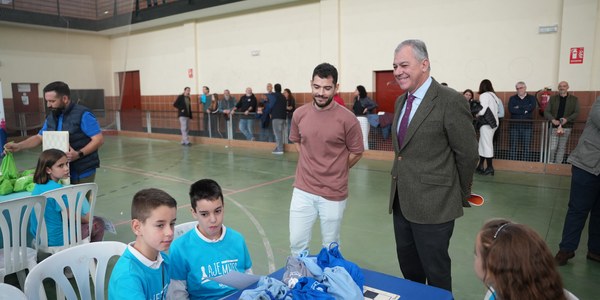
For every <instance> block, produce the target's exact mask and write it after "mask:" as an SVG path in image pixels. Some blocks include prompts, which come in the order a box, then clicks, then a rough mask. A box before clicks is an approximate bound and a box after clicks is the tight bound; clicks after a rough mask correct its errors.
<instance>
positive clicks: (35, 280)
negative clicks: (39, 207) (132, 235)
mask: <svg viewBox="0 0 600 300" xmlns="http://www.w3.org/2000/svg"><path fill="white" fill-rule="evenodd" d="M126 248H127V245H126V244H123V243H121V242H96V243H89V244H83V245H77V246H74V247H71V248H68V249H65V250H62V251H60V252H58V253H55V254H54V255H52V256H50V257H48V258H46V259H45V260H43V261H42V262H40V263H39V264H38V265H37V266H35V268H33V269H32V270H31V272H30V273H29V275H27V279H26V280H25V295H27V299H29V300H38V299H41V300H43V299H47V298H46V292H45V290H44V284H43V281H44V280H45V279H46V278H50V279H52V280H54V282H56V287H57V291H56V292H57V294H62V295H65V296H66V299H68V300H75V299H82V300H91V299H106V298H105V296H104V289H105V286H106V283H107V282H106V280H105V279H106V270H107V267H108V262H109V260H110V259H111V258H112V257H114V256H121V255H122V254H123V252H124V251H125V249H126ZM90 266H95V268H90ZM67 267H69V268H71V271H72V273H73V278H74V279H75V282H76V286H77V289H78V292H76V291H75V289H74V286H73V285H72V284H71V283H70V282H69V279H68V278H67V276H66V275H65V269H66V268H67ZM90 275H91V276H92V281H93V282H94V283H95V284H94V298H92V289H91V285H90ZM78 294H79V297H78V296H77V295H78ZM59 299H62V298H59Z"/></svg>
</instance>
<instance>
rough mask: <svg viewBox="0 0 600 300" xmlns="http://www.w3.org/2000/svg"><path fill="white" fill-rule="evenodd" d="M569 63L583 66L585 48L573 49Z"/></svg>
mask: <svg viewBox="0 0 600 300" xmlns="http://www.w3.org/2000/svg"><path fill="white" fill-rule="evenodd" d="M569 63H570V64H582V63H583V47H574V48H571V51H570V52H569Z"/></svg>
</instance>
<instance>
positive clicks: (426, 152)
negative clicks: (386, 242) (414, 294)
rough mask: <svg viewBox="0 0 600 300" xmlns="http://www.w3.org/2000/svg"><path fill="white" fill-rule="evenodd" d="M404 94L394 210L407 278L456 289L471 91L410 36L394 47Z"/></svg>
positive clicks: (397, 123)
mask: <svg viewBox="0 0 600 300" xmlns="http://www.w3.org/2000/svg"><path fill="white" fill-rule="evenodd" d="M393 68H394V77H395V79H396V82H397V83H398V85H399V86H400V88H402V89H403V90H405V91H407V93H406V94H404V95H402V96H400V97H398V99H397V100H396V108H395V114H394V123H393V125H392V133H393V136H396V137H397V138H393V139H392V140H393V145H394V151H395V159H394V166H393V168H392V184H391V190H390V204H389V212H390V213H393V222H394V234H395V237H396V253H397V256H398V262H399V263H400V270H401V271H402V274H403V275H404V278H406V279H408V280H412V281H416V282H421V283H427V284H429V285H432V286H436V287H439V288H443V289H446V290H449V291H452V272H451V259H450V255H449V253H448V247H449V245H450V238H451V237H452V232H453V231H454V220H455V219H457V218H459V217H460V216H462V215H463V206H468V202H467V200H466V199H467V197H468V196H469V195H470V194H471V183H472V182H473V173H474V172H475V165H476V162H477V157H478V154H477V138H476V136H475V130H474V128H473V125H472V123H471V121H472V117H471V112H470V110H469V105H468V103H467V101H465V98H464V97H463V96H462V95H461V94H459V93H457V92H456V91H455V90H453V89H450V88H447V87H444V86H442V85H440V84H439V83H438V82H437V81H435V80H434V79H433V78H432V77H431V76H430V74H429V73H430V65H429V56H428V54H427V47H426V46H425V43H424V42H422V41H419V40H407V41H404V42H402V43H400V45H398V47H397V48H396V51H395V53H394V62H393Z"/></svg>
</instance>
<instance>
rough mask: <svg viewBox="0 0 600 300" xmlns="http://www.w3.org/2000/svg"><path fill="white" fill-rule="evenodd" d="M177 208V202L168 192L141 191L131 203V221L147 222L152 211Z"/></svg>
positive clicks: (155, 190)
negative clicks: (159, 208) (164, 207)
mask: <svg viewBox="0 0 600 300" xmlns="http://www.w3.org/2000/svg"><path fill="white" fill-rule="evenodd" d="M163 205H164V206H167V207H169V208H171V207H177V201H175V199H173V197H171V195H169V194H167V192H165V191H163V190H159V189H155V188H150V189H144V190H141V191H139V192H137V193H135V195H134V196H133V201H131V219H132V220H133V219H136V220H139V221H140V222H145V221H146V219H148V217H150V215H151V214H152V211H153V210H155V209H157V208H158V207H160V206H163Z"/></svg>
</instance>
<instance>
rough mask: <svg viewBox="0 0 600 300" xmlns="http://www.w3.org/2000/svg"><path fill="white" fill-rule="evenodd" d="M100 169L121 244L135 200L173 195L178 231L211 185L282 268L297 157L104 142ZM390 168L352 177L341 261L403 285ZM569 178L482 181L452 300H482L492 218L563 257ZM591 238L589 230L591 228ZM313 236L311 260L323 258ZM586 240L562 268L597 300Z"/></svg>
mask: <svg viewBox="0 0 600 300" xmlns="http://www.w3.org/2000/svg"><path fill="white" fill-rule="evenodd" d="M105 140H106V143H105V145H104V146H103V147H102V149H101V152H100V156H101V160H102V166H101V168H100V169H99V170H98V174H97V176H96V182H97V183H98V185H99V193H98V194H99V196H98V202H97V205H96V214H97V215H102V216H105V217H107V218H109V219H111V220H112V221H113V222H114V223H115V224H116V225H117V231H118V233H117V235H112V234H110V233H107V234H106V236H105V239H107V240H118V241H122V242H129V241H131V240H132V239H133V238H134V236H133V234H132V233H131V231H130V229H129V223H128V221H129V207H130V203H131V199H132V196H133V194H134V193H135V192H137V191H138V190H140V189H142V188H149V187H156V188H160V189H164V190H165V191H167V192H168V193H170V194H171V195H173V196H174V197H175V198H176V199H177V201H178V205H179V211H178V223H179V222H181V223H183V222H186V221H190V220H192V217H191V213H190V211H189V207H190V205H189V199H188V196H187V192H188V188H189V185H190V184H191V183H192V182H194V181H196V180H198V179H201V178H213V179H215V180H217V182H219V183H220V184H221V186H222V187H223V189H224V192H225V207H226V210H225V211H226V214H225V224H226V225H227V226H230V227H232V228H235V229H236V230H238V231H240V232H241V233H242V234H244V235H245V237H246V241H247V243H248V247H249V249H250V253H251V256H252V259H253V262H254V266H253V270H254V272H255V273H257V274H268V273H270V272H271V271H274V270H275V269H276V268H280V267H282V266H283V265H284V264H285V259H286V257H287V255H288V253H289V241H288V209H289V203H290V198H291V192H292V186H291V185H292V182H293V176H294V172H295V167H296V160H297V155H296V154H295V153H286V154H285V155H272V154H271V152H270V151H267V150H256V149H245V148H231V147H229V148H228V147H225V146H222V145H199V144H195V145H193V146H192V147H182V146H180V145H179V143H177V142H173V141H163V140H152V139H140V138H126V137H115V136H107V137H105ZM37 153H38V152H37V151H26V152H23V153H19V154H17V155H15V158H16V161H17V167H18V168H20V169H25V168H32V167H34V166H35V160H36V159H37ZM390 167H391V164H390V162H387V161H375V160H367V159H363V160H361V161H360V162H359V163H358V164H357V165H356V167H354V168H353V169H352V171H351V173H350V198H349V203H348V207H347V210H346V215H345V217H344V223H343V229H342V248H341V250H342V253H343V254H344V256H345V257H346V258H347V259H349V260H352V261H354V262H356V263H357V264H358V265H359V266H361V267H366V268H369V269H373V270H376V271H379V272H383V273H388V274H392V275H396V276H401V273H400V269H399V267H398V263H397V260H396V257H395V249H394V248H395V244H394V238H393V229H392V217H391V216H390V215H389V214H388V213H387V205H388V194H389V180H390V175H389V171H390ZM569 184H570V177H565V176H550V175H533V174H526V173H515V172H503V171H496V176H494V177H491V176H485V177H484V176H480V175H476V178H475V182H474V192H475V193H479V194H482V195H484V196H485V197H486V203H485V205H484V206H482V207H473V208H469V209H466V210H465V215H464V217H462V218H460V219H458V220H457V222H456V227H455V230H454V236H453V238H452V241H451V246H450V252H451V253H450V255H451V257H452V259H453V264H452V266H453V270H452V272H453V287H454V295H455V298H456V299H482V298H483V295H484V294H485V287H484V286H483V285H482V284H481V283H480V282H479V281H478V279H477V278H476V276H475V274H474V272H473V247H474V246H473V245H474V240H475V235H476V233H477V231H478V230H479V228H480V227H481V225H482V224H483V222H484V221H485V220H486V219H488V218H491V217H506V218H510V219H513V220H514V221H516V222H520V223H526V224H528V225H530V226H532V227H533V228H535V229H536V230H537V231H538V232H539V233H540V234H541V235H542V236H543V237H544V238H545V239H546V241H547V242H548V245H549V246H550V248H551V250H552V251H553V252H554V251H556V250H557V248H558V243H559V241H560V235H561V230H562V224H563V221H564V216H565V212H566V207H567V202H568V194H569ZM586 232H587V229H586ZM319 239H320V233H319V231H318V225H317V226H316V227H315V230H314V234H313V241H312V244H311V245H312V248H311V252H312V253H316V252H317V251H318V250H319V244H320V242H319ZM586 243H587V238H586V236H585V234H584V237H583V238H582V244H581V245H580V246H581V247H580V249H579V250H578V251H577V253H576V257H575V258H574V259H572V260H571V261H570V262H569V264H568V265H567V266H564V267H560V272H561V274H562V276H563V280H564V282H565V287H566V288H567V289H569V290H570V291H572V292H573V293H574V294H575V295H577V296H578V297H579V298H580V299H596V297H597V296H593V295H595V294H596V291H595V290H596V288H595V287H597V284H598V282H599V280H600V263H596V262H592V261H588V260H586V259H585V254H586V250H587V248H586Z"/></svg>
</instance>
